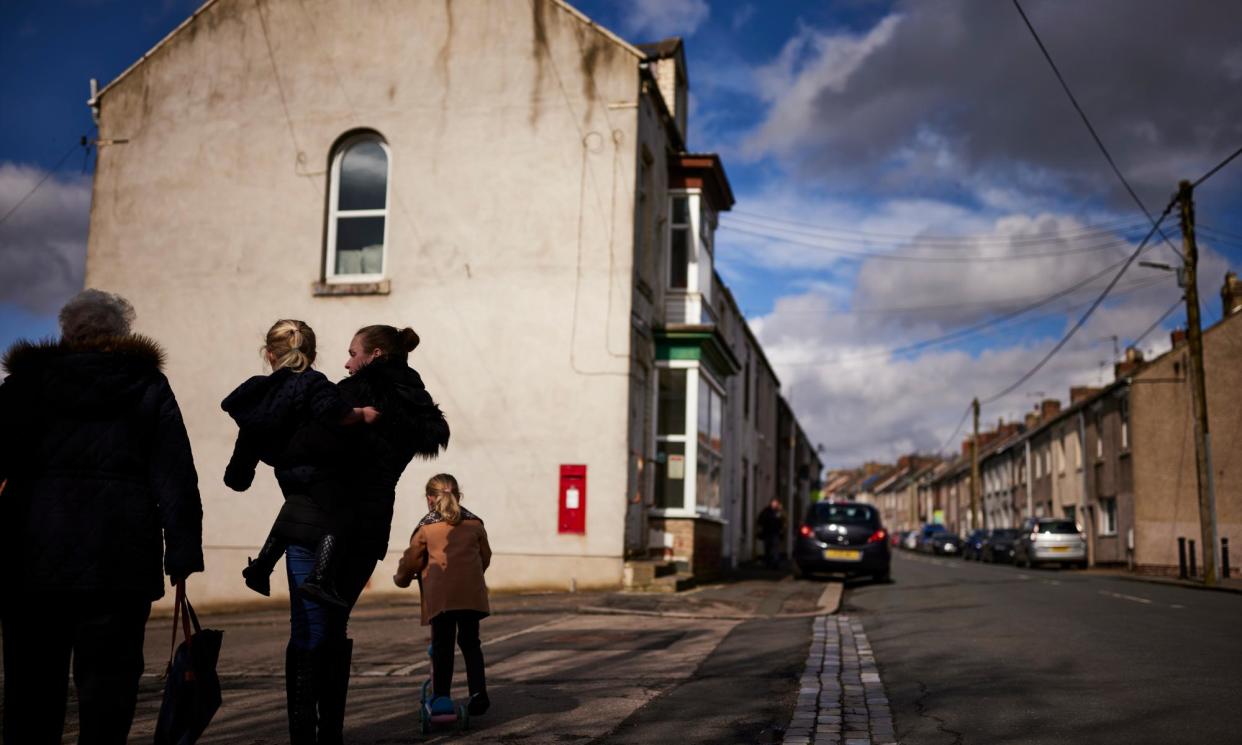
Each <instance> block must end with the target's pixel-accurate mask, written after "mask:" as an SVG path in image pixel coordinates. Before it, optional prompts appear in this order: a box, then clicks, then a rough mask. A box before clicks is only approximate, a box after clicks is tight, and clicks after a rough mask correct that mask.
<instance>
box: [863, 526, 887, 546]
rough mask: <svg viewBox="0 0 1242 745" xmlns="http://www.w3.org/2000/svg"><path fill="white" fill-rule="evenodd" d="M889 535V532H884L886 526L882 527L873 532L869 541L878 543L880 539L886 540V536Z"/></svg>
mask: <svg viewBox="0 0 1242 745" xmlns="http://www.w3.org/2000/svg"><path fill="white" fill-rule="evenodd" d="M887 536H888V533H886V532H884V528H880V529H879V530H877V531H876V532H874V533H872V534H871V537H870V538H868V539H867V543H878V542H879V541H882V540H884V538H885V537H887Z"/></svg>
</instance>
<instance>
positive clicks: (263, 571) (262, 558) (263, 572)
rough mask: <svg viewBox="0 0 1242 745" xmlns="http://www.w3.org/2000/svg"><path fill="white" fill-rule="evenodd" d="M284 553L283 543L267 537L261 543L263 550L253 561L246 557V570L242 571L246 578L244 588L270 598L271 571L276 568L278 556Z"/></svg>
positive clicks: (260, 550) (271, 536) (272, 537)
mask: <svg viewBox="0 0 1242 745" xmlns="http://www.w3.org/2000/svg"><path fill="white" fill-rule="evenodd" d="M284 552H285V544H284V542H282V541H280V540H277V538H276V537H275V536H274V535H269V536H268V537H267V540H266V541H264V542H263V548H261V549H259V555H258V556H256V557H254V558H253V559H251V558H250V557H246V568H245V569H243V570H242V577H245V578H246V587H249V588H250V589H251V590H254V591H255V592H257V593H259V594H260V595H267V596H269V597H270V596H271V594H272V570H273V569H275V568H276V562H277V561H279V560H280V555H281V554H283V553H284Z"/></svg>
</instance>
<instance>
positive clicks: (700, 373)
mask: <svg viewBox="0 0 1242 745" xmlns="http://www.w3.org/2000/svg"><path fill="white" fill-rule="evenodd" d="M695 370H696V372H697V374H696V375H695V378H696V380H695V385H696V386H698V385H699V384H700V383H706V384H707V387H708V388H710V389H712V391H713V392H715V394H716V396H717V397H719V399H720V417H721V422H720V449H719V450H713V449H712V448H711V446H710V445H708V446H707V447H706V448H704V449H705V450H707V451H709V453H710V454H711V455H713V456H715V457H716V459H717V460H718V461H719V465H720V480H721V499H720V502H721V503H720V506H719V508H718V512H716V513H712V512H711V511H706V510H704V511H700V510H699V500H698V474H699V442H698V439H699V420H698V413H699V412H698V404H699V403H700V402H699V399H698V389H697V388H696V389H695V408H694V415H695V418H694V425H693V426H694V440H695V447H694V476H695V495H694V501H689V500H687V502H686V504H687V505H688V507H687V508H688V509H692V510H694V513H695V514H696V515H698V516H699V517H710V518H714V519H717V520H719V519H720V518H721V517H722V516H723V513H724V502H725V499H724V491H725V490H724V474H725V469H724V463H725V461H724V441H725V426H724V424H725V421H724V410H725V405H726V404H727V402H728V400H729V398H728V395H727V393H726V391H725V388H724V386H723V385H721V384H720V383H719V382H718V381H717V380H716V379H715V378H713V377H712V376H711V374H710V373H707V372H705V371H704V370H703V368H702V366H698V367H696V368H695ZM687 377H689V376H687ZM687 398H688V397H687ZM687 414H689V411H687ZM711 423H712V420H711V412H710V411H709V412H708V422H707V430H708V435H707V439H708V442H710V441H711V428H712V424H711ZM687 428H688V427H687ZM687 468H688V466H687Z"/></svg>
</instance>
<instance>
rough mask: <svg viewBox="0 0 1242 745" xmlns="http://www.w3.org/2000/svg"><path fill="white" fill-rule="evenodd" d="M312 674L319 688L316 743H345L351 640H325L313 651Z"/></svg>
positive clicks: (333, 744) (331, 744)
mask: <svg viewBox="0 0 1242 745" xmlns="http://www.w3.org/2000/svg"><path fill="white" fill-rule="evenodd" d="M315 651H316V653H317V654H318V660H316V663H315V675H316V679H317V681H318V687H319V743H318V745H341V743H343V742H344V735H343V733H342V730H344V728H345V699H346V697H347V694H348V693H349V666H350V663H351V661H352V658H353V653H354V640H353V639H336V640H333V641H326V642H324V643H323V644H321V645H319V648H318V649H317V650H315Z"/></svg>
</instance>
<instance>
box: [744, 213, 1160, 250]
mask: <svg viewBox="0 0 1242 745" xmlns="http://www.w3.org/2000/svg"><path fill="white" fill-rule="evenodd" d="M721 217H722V218H723V219H724V220H725V221H726V222H733V221H735V220H738V219H739V218H742V219H743V220H744V221H746V222H755V221H758V222H760V223H777V224H780V225H794V226H797V227H802V228H811V229H812V230H814V231H815V232H816V233H817V234H818V233H823V234H828V235H838V234H839V235H841V236H847V237H849V238H850V239H851V240H855V241H857V239H859V238H861V239H863V242H865V243H880V242H889V241H893V242H898V243H902V244H905V243H910V242H913V241H918V242H919V243H920V244H923V243H926V244H940V243H947V244H951V245H947V246H944V248H949V249H955V248H976V247H978V246H981V245H989V244H1000V245H1025V244H1027V243H1055V242H1057V241H1058V240H1060V239H1066V240H1072V239H1075V238H1084V237H1088V236H1101V235H1115V234H1118V233H1126V232H1131V231H1134V230H1137V229H1139V228H1146V227H1147V225H1148V223H1147V221H1145V220H1143V221H1136V220H1134V219H1132V218H1127V219H1119V220H1113V221H1112V222H1108V223H1101V224H1099V225H1089V226H1084V227H1083V228H1082V229H1081V230H1071V231H1067V232H1063V233H1058V234H1057V235H1056V236H1041V235H1015V236H1011V237H1000V236H997V235H996V234H995V233H976V234H971V233H963V234H960V235H930V234H926V235H925V234H922V233H885V232H879V231H866V230H856V229H851V228H842V227H837V226H831V225H824V224H822V223H818V222H809V221H806V220H794V219H791V218H787V217H774V216H772V215H764V214H762V213H758V212H748V211H746V210H736V209H735V210H731V211H729V212H728V213H725V214H724V215H722V216H721ZM880 239H884V240H883V241H881V240H880ZM929 247H935V246H929Z"/></svg>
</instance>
